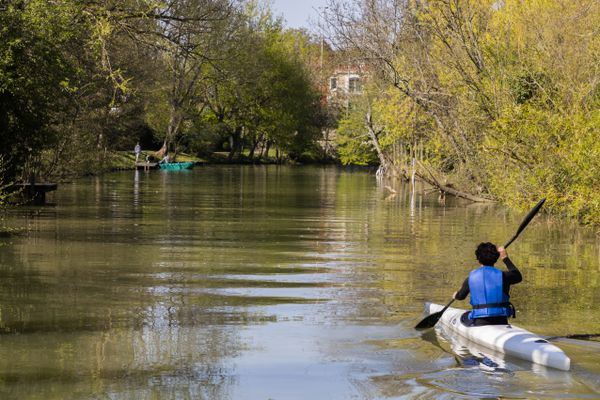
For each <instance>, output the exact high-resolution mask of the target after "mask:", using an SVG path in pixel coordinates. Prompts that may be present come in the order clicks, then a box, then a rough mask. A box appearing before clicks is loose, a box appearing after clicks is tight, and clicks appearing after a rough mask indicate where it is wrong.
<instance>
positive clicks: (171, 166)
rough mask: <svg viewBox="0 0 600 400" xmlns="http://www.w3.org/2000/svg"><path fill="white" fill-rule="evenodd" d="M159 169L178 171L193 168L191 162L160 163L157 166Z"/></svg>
mask: <svg viewBox="0 0 600 400" xmlns="http://www.w3.org/2000/svg"><path fill="white" fill-rule="evenodd" d="M158 167H159V168H160V169H164V170H167V171H179V170H182V169H192V168H194V163H193V162H179V163H162V164H158Z"/></svg>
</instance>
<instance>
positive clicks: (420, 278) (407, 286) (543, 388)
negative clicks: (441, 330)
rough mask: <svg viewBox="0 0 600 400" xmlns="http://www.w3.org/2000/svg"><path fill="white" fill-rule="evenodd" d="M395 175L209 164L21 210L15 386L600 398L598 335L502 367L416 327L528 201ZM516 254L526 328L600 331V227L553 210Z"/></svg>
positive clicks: (29, 390) (12, 267) (10, 263)
mask: <svg viewBox="0 0 600 400" xmlns="http://www.w3.org/2000/svg"><path fill="white" fill-rule="evenodd" d="M396 189H397V191H398V193H397V194H396V195H395V196H390V195H389V192H387V191H386V190H385V189H383V187H381V186H378V185H377V182H376V181H375V178H374V177H373V176H372V175H370V174H367V173H364V172H354V173H351V172H343V171H340V170H338V169H335V168H308V167H306V168H291V167H276V166H269V167H200V168H197V169H195V170H193V171H176V172H160V171H151V172H148V173H144V172H136V173H134V172H124V173H118V174H110V175H106V176H103V177H100V178H86V179H82V180H78V181H76V182H74V183H72V184H63V185H61V186H60V187H59V191H58V192H56V193H55V194H54V196H53V197H52V199H51V201H52V202H53V203H55V205H54V206H47V207H42V208H21V209H18V210H13V211H11V212H10V213H9V214H8V215H7V216H6V217H5V224H6V225H8V226H13V227H20V228H23V229H24V230H23V233H22V234H21V235H18V236H13V237H10V238H3V239H0V242H1V244H2V247H1V248H0V250H1V251H0V333H1V335H0V398H3V399H4V398H18V399H35V398H39V399H66V398H93V399H385V398H407V399H412V398H424V399H429V398H431V399H438V398H442V399H443V398H448V399H455V398H477V397H487V398H490V397H492V398H493V397H499V396H502V397H508V398H556V397H562V398H600V343H599V342H570V343H560V342H557V344H558V345H559V346H561V347H562V348H563V349H564V350H565V351H566V352H567V353H568V355H569V356H570V357H571V359H572V365H573V370H572V371H571V372H568V373H566V372H560V371H555V370H551V369H546V368H543V367H540V366H535V365H532V364H529V363H526V362H521V361H518V360H511V359H504V360H503V359H499V360H496V361H498V362H499V363H500V365H501V366H502V368H501V369H494V368H489V366H488V367H486V366H485V365H483V364H480V363H479V362H477V360H475V361H474V360H473V359H472V358H469V357H468V356H466V355H465V354H463V353H464V350H465V349H464V348H462V349H461V348H460V344H457V343H453V342H448V341H446V340H445V339H444V338H443V337H442V336H439V335H438V334H436V333H435V332H427V333H425V334H421V333H418V332H416V331H415V330H413V328H412V327H413V326H414V325H415V323H416V322H418V321H419V320H420V319H421V310H422V307H423V302H424V301H430V300H433V301H437V302H443V303H446V302H447V301H448V300H449V299H450V296H451V294H452V293H453V292H454V291H455V290H456V289H457V288H458V287H459V286H460V284H461V282H462V280H463V279H464V278H465V276H466V274H467V273H468V271H469V270H470V269H471V268H473V267H475V266H476V265H475V263H474V256H473V250H474V247H475V245H476V244H477V243H479V242H480V241H487V240H490V241H494V242H497V243H502V242H504V241H506V240H507V239H508V238H510V237H511V236H512V234H513V233H514V231H515V230H516V228H517V227H518V225H519V224H520V222H521V218H522V217H523V214H521V213H515V212H511V211H509V210H507V209H505V208H504V207H501V206H498V205H474V204H469V203H464V202H460V201H455V200H452V199H448V200H447V202H446V204H445V205H442V204H440V203H439V202H438V199H437V195H436V194H424V193H423V192H422V191H420V190H417V191H416V193H415V194H414V195H411V192H410V189H409V188H408V187H402V186H396ZM509 253H510V255H511V258H512V259H513V261H514V262H515V263H516V264H517V266H519V267H520V268H521V270H522V272H523V275H524V278H525V281H524V282H523V283H522V284H520V285H518V286H515V287H514V289H513V292H512V294H513V302H514V303H515V305H516V306H517V308H518V310H519V316H518V318H517V320H516V321H515V323H516V324H517V325H521V326H523V327H525V328H527V329H530V330H534V331H535V332H536V333H539V334H542V335H564V334H573V333H598V332H600V290H599V287H600V266H599V260H600V246H599V243H598V240H597V237H596V236H595V235H594V232H592V231H588V230H585V229H582V228H578V227H576V226H574V225H572V224H570V223H568V222H564V221H556V220H555V221H552V220H549V219H547V218H545V217H544V216H540V217H537V218H536V220H535V221H534V222H533V223H532V224H531V225H530V226H529V227H528V228H527V230H526V231H525V232H524V233H523V235H522V237H521V238H519V239H518V241H517V242H515V244H514V245H513V246H512V247H511V248H510V249H509ZM462 305H463V306H464V305H466V304H465V303H463V304H462ZM467 350H469V351H470V352H471V353H473V354H477V349H475V350H472V349H467ZM457 354H458V355H457Z"/></svg>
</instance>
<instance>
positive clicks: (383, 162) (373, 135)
mask: <svg viewBox="0 0 600 400" xmlns="http://www.w3.org/2000/svg"><path fill="white" fill-rule="evenodd" d="M365 122H366V125H367V132H368V134H369V138H370V139H371V143H372V144H373V147H375V151H376V152H377V157H378V158H379V169H377V175H378V176H381V175H382V174H385V172H386V171H387V170H388V169H389V162H388V160H387V158H386V156H385V154H384V153H383V150H381V146H380V145H379V139H378V138H377V134H378V132H375V128H374V127H373V118H372V116H371V106H369V109H368V111H367V115H366V116H365Z"/></svg>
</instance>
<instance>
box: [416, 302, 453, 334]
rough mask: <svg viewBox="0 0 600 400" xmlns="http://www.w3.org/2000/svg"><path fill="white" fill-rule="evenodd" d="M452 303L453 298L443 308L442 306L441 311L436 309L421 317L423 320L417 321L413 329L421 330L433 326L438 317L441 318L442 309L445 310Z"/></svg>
mask: <svg viewBox="0 0 600 400" xmlns="http://www.w3.org/2000/svg"><path fill="white" fill-rule="evenodd" d="M452 303H454V299H452V300H450V303H448V304H446V305H445V306H444V308H442V311H438V312H436V313H433V314H430V315H428V316H426V317H425V318H423V321H421V322H419V323H418V324H417V326H415V329H416V330H418V331H422V330H423V329H429V328H433V327H434V326H435V324H437V323H438V321H439V320H440V318H442V314H443V313H444V311H446V310H447V309H448V307H450V305H451V304H452Z"/></svg>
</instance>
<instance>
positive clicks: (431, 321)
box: [415, 198, 546, 330]
mask: <svg viewBox="0 0 600 400" xmlns="http://www.w3.org/2000/svg"><path fill="white" fill-rule="evenodd" d="M545 201H546V199H545V198H543V199H542V200H540V201H539V202H538V203H537V204H536V205H535V207H533V208H532V209H531V211H529V214H527V216H526V217H525V218H524V219H523V222H521V225H520V226H519V229H517V233H515V236H513V237H512V239H510V240H509V241H508V243H506V245H505V246H504V248H507V247H508V246H510V244H511V243H512V242H514V241H515V239H516V238H517V237H518V236H519V235H520V234H521V232H523V230H524V229H525V228H526V227H527V225H529V223H530V222H531V220H532V219H533V217H535V215H536V214H537V213H538V211H540V208H542V206H543V205H544V202H545ZM452 303H454V299H452V300H450V302H449V303H448V304H446V306H445V307H444V308H442V311H438V312H436V313H433V314H431V315H428V316H427V317H425V318H424V319H423V320H422V321H421V322H419V323H418V324H417V326H415V329H416V330H423V329H428V328H433V327H434V326H435V324H437V322H438V321H439V320H440V318H441V317H442V314H444V312H445V311H446V310H447V309H448V307H450V305H451V304H452Z"/></svg>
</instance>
